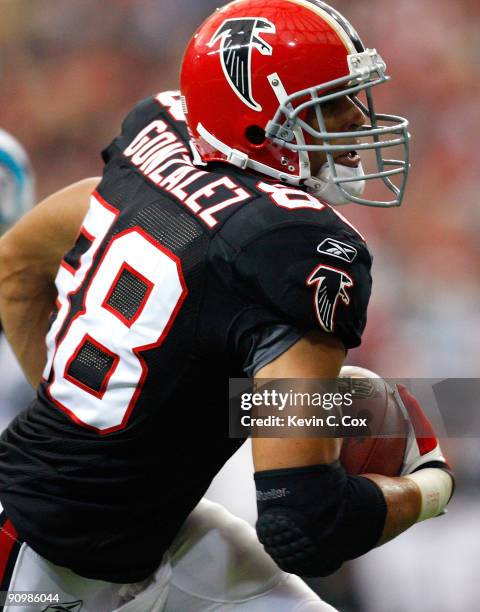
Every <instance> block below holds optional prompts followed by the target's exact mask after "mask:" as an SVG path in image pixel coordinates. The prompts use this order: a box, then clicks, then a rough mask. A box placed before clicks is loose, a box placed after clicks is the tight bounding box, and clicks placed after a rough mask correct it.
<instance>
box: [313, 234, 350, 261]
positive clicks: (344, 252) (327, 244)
mask: <svg viewBox="0 0 480 612" xmlns="http://www.w3.org/2000/svg"><path fill="white" fill-rule="evenodd" d="M317 251H318V252H319V253H322V254H323V255H331V256H332V257H336V258H337V259H341V260H342V261H346V262H347V263H353V262H354V261H355V259H356V257H357V254H358V253H357V249H356V248H355V247H353V246H351V245H349V244H345V242H340V241H339V240H334V239H333V238H325V240H324V241H323V242H322V243H320V244H319V245H318V247H317Z"/></svg>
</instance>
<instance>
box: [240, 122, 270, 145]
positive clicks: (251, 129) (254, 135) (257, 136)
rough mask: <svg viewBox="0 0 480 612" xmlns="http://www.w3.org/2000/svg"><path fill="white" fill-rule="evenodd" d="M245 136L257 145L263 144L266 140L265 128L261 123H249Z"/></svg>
mask: <svg viewBox="0 0 480 612" xmlns="http://www.w3.org/2000/svg"><path fill="white" fill-rule="evenodd" d="M245 137H246V138H247V140H248V142H249V143H250V144H252V145H255V146H257V147H258V146H260V145H263V143H264V142H265V140H266V138H267V137H266V135H265V130H264V129H263V128H261V127H260V126H259V125H249V126H248V127H247V129H246V130H245Z"/></svg>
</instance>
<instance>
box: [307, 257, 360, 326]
mask: <svg viewBox="0 0 480 612" xmlns="http://www.w3.org/2000/svg"><path fill="white" fill-rule="evenodd" d="M314 284H316V285H317V288H316V291H315V313H316V315H317V320H318V322H319V323H320V325H321V327H322V328H323V329H324V330H325V331H326V332H333V331H334V329H335V311H336V309H337V305H338V300H341V301H342V302H343V303H344V304H345V306H348V305H349V304H350V296H349V295H348V293H347V291H348V289H349V288H350V287H353V284H354V283H353V279H352V278H351V277H350V276H349V275H348V274H347V273H346V272H343V270H337V269H336V268H331V267H330V266H324V265H323V264H322V265H320V266H317V267H316V268H315V270H314V271H313V272H312V273H311V274H310V276H309V277H308V279H307V285H314Z"/></svg>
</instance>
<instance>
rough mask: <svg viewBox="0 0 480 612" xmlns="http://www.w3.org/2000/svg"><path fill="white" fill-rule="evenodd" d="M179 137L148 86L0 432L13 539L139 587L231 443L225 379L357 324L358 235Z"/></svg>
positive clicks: (354, 341)
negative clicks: (197, 155)
mask: <svg viewBox="0 0 480 612" xmlns="http://www.w3.org/2000/svg"><path fill="white" fill-rule="evenodd" d="M188 142H189V136H188V133H187V129H186V125H185V122H184V119H183V113H182V107H181V103H180V96H179V95H178V93H177V92H164V93H162V94H159V95H157V96H156V97H152V98H149V99H147V100H145V101H143V102H141V103H140V104H139V105H138V106H137V107H135V109H134V110H133V111H132V112H131V113H130V114H129V115H128V116H127V118H126V120H125V121H124V123H123V126H122V132H121V134H120V135H119V136H118V137H117V138H116V139H115V140H114V141H113V142H112V143H111V145H110V146H109V147H108V148H107V149H105V151H104V152H103V157H104V161H105V163H106V165H105V170H104V174H103V178H102V181H101V183H100V185H99V186H98V189H97V191H96V192H95V193H94V194H93V195H92V198H91V204H90V209H89V212H88V214H87V216H86V217H85V220H84V222H83V225H82V228H81V231H80V233H79V236H78V239H77V241H76V244H75V245H74V247H73V248H72V250H71V251H70V252H69V253H67V254H66V255H65V258H64V260H63V261H62V264H61V266H60V269H59V271H58V275H57V279H56V285H57V289H58V302H57V310H56V312H55V313H54V314H53V315H52V320H51V326H50V330H49V333H48V336H47V346H48V361H47V364H46V367H45V371H44V378H43V381H42V383H41V385H40V387H39V390H38V394H37V398H36V399H35V400H34V401H33V402H32V404H31V405H30V406H29V407H28V409H27V410H26V411H24V412H23V413H22V414H21V415H19V416H18V417H17V418H16V419H15V420H14V421H13V422H12V424H11V425H10V427H9V428H8V430H6V431H5V432H4V434H3V435H2V438H1V441H0V501H1V503H2V504H3V506H4V508H5V510H6V513H7V515H8V517H9V518H10V520H11V521H12V523H13V524H14V525H15V527H16V529H17V531H18V533H19V536H20V537H21V538H22V539H24V540H25V541H26V542H27V543H28V544H29V545H30V546H31V547H32V548H33V549H34V550H36V551H37V552H38V553H39V554H41V555H42V556H44V557H46V558H47V559H49V560H50V561H52V562H53V563H56V564H58V565H62V566H66V567H69V568H71V569H72V570H74V571H75V572H77V573H78V574H80V575H82V576H86V577H89V578H96V579H102V580H107V581H112V582H137V581H139V580H143V579H145V578H146V577H147V576H148V575H149V574H151V572H152V571H154V569H155V568H156V567H157V566H158V564H159V562H160V560H161V558H162V555H163V553H164V551H165V550H166V549H167V548H168V546H169V544H170V543H171V541H172V539H173V537H174V536H175V534H176V532H177V531H178V529H179V528H180V526H181V525H182V523H183V522H184V521H185V519H186V517H187V516H188V514H189V513H190V512H191V511H192V509H193V508H194V507H195V505H196V504H197V503H198V501H199V500H200V498H201V497H202V495H203V494H204V492H205V490H206V489H207V487H208V485H209V483H210V481H211V480H212V478H213V476H214V475H215V474H216V473H217V471H218V470H219V469H220V468H221V466H222V465H223V464H224V463H225V461H226V460H227V459H228V458H229V456H230V455H231V454H232V453H233V452H234V451H235V450H236V448H237V447H238V445H239V442H238V441H237V440H231V439H228V434H227V432H228V411H227V397H228V395H227V381H228V378H229V377H233V376H243V375H245V374H248V375H252V374H254V373H255V372H256V371H258V369H259V368H260V367H262V366H263V365H265V364H266V363H268V362H269V361H271V360H272V359H274V358H275V357H277V356H278V355H279V354H281V352H283V351H285V350H286V349H287V348H288V347H289V346H291V345H292V344H293V343H294V342H296V341H297V340H298V339H299V338H300V337H301V336H302V335H303V334H305V333H306V331H308V330H310V329H321V330H323V331H325V332H327V333H332V334H335V335H336V336H337V337H338V338H340V339H341V340H342V341H343V343H344V344H345V346H346V347H347V348H350V347H354V346H357V345H358V344H359V343H360V339H361V334H362V332H363V329H364V327H365V323H366V309H367V304H368V300H369V296H370V290H371V277H370V266H371V257H370V254H369V252H368V249H367V247H366V245H365V242H364V240H363V238H362V237H361V236H360V235H359V234H358V232H357V231H356V230H355V229H354V228H353V227H352V226H351V225H350V224H349V223H348V222H347V221H346V220H345V219H344V218H343V217H341V216H340V215H339V214H338V213H337V212H335V211H334V210H333V209H332V208H331V207H330V206H328V205H327V204H325V203H322V202H321V201H319V200H318V199H316V198H315V197H313V196H312V195H310V194H308V193H307V192H305V191H303V190H301V189H298V188H292V187H288V186H285V185H280V184H275V183H274V182H269V181H266V180H265V179H263V178H260V177H258V176H256V175H255V174H254V173H246V172H244V171H242V170H239V169H237V168H234V167H232V166H228V165H226V164H221V163H218V164H209V165H208V166H200V165H194V163H193V161H192V155H191V153H192V152H191V150H190V148H189V145H188ZM196 161H197V162H198V160H196ZM172 440H175V441H174V443H173V444H172Z"/></svg>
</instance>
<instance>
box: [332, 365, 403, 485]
mask: <svg viewBox="0 0 480 612" xmlns="http://www.w3.org/2000/svg"><path fill="white" fill-rule="evenodd" d="M340 378H344V379H346V380H345V383H346V384H347V385H348V388H349V390H350V392H352V394H353V398H354V407H355V409H356V410H358V411H359V412H360V413H361V414H362V416H367V417H368V424H369V431H370V432H371V433H372V434H373V435H368V436H365V437H345V438H344V440H343V447H342V452H341V455H340V461H341V463H342V465H343V467H344V468H345V470H346V472H347V473H348V474H351V475H358V474H367V473H372V474H383V475H385V476H398V475H399V474H400V472H401V470H402V464H403V461H404V456H405V450H406V446H407V434H408V431H409V427H408V421H407V420H406V418H405V415H404V413H403V411H402V410H401V408H400V406H399V404H398V402H397V401H396V399H395V392H394V391H393V389H392V388H391V387H390V386H389V385H388V384H387V383H386V382H385V381H384V380H383V379H382V378H380V376H379V375H378V374H375V373H374V372H371V371H370V370H367V369H365V368H359V367H356V366H344V367H343V368H342V369H341V371H340ZM347 379H348V380H347ZM388 432H395V434H391V433H390V434H389V433H388ZM382 434H383V436H384V437H380V436H382Z"/></svg>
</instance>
